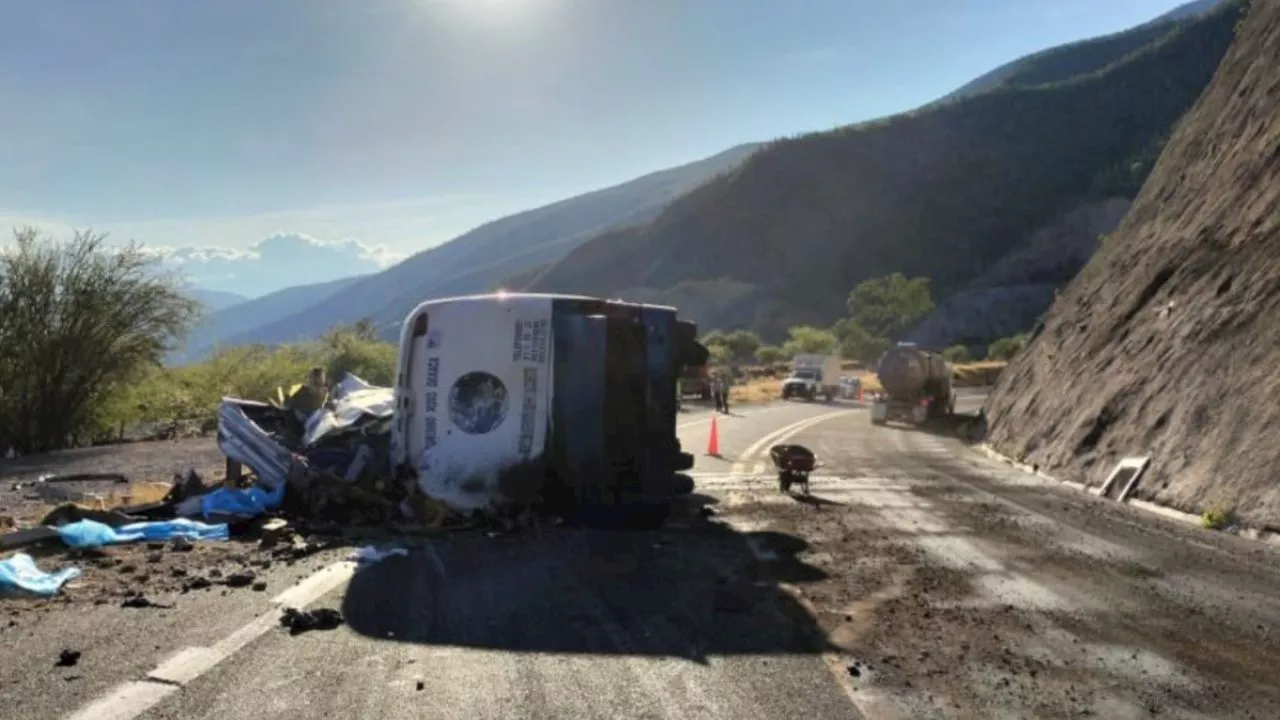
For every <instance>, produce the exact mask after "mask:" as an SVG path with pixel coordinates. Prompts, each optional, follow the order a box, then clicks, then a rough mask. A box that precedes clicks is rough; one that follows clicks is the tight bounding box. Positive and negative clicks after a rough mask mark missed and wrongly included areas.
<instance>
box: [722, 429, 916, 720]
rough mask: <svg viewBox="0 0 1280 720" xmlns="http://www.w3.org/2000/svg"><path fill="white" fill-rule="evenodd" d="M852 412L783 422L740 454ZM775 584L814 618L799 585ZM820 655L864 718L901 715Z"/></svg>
mask: <svg viewBox="0 0 1280 720" xmlns="http://www.w3.org/2000/svg"><path fill="white" fill-rule="evenodd" d="M853 412H856V411H855V410H842V411H837V412H831V413H826V414H824V415H819V416H817V417H815V418H809V419H807V420H802V421H800V422H797V423H792V424H791V425H787V426H786V427H784V428H782V429H780V430H776V431H774V432H772V433H770V434H768V435H766V436H764V437H763V438H760V440H758V441H756V443H755V444H754V445H752V446H751V447H749V448H747V451H746V452H744V453H743V458H744V459H749V458H750V457H751V456H752V455H753V454H755V453H758V452H760V451H761V450H762V449H763V448H764V446H765V445H766V444H771V445H776V444H778V443H782V442H786V441H787V440H790V439H791V438H793V437H795V436H796V435H799V434H800V433H802V432H804V431H805V430H808V429H809V428H811V427H813V426H815V425H817V424H819V423H822V422H825V421H827V420H832V419H834V418H837V417H841V416H844V415H849V414H851V413H853ZM740 465H742V463H735V464H734V466H733V470H732V472H731V475H732V476H735V477H737V478H744V477H746V476H745V473H742V472H739V466H740ZM747 546H748V547H749V548H750V549H751V554H752V555H754V556H755V558H756V559H757V560H758V561H760V562H762V563H771V562H774V561H775V560H777V559H778V556H777V553H775V552H774V551H773V550H771V549H770V548H769V547H767V546H766V545H765V544H764V543H763V542H761V541H759V540H758V539H756V538H749V539H748V540H747ZM779 586H780V587H781V588H782V589H783V591H784V592H786V593H788V594H789V595H791V596H792V597H793V598H795V600H796V601H797V602H798V603H800V606H801V607H803V608H804V609H805V612H807V613H809V615H810V616H811V617H813V618H814V621H815V622H817V618H818V609H817V608H816V607H814V605H813V603H812V602H810V601H809V599H808V598H806V597H805V596H804V593H803V592H801V591H800V589H799V588H797V587H794V586H791V585H789V584H786V583H779ZM820 657H821V660H822V664H823V666H824V667H826V669H827V672H828V673H830V675H831V678H832V679H833V680H835V683H836V685H837V686H838V687H839V688H840V690H841V691H843V692H844V694H845V697H847V698H848V699H849V703H850V704H851V705H853V707H854V709H856V710H857V711H858V713H859V714H861V715H862V716H863V717H864V718H867V720H899V718H904V719H905V716H904V715H903V714H902V713H901V712H900V711H899V710H898V709H897V707H896V706H895V705H894V704H893V702H892V701H891V700H890V699H889V696H888V694H887V693H885V692H884V691H882V690H877V689H873V688H862V689H861V690H859V688H855V687H854V686H853V682H852V681H851V680H850V679H849V671H848V669H847V668H846V666H845V661H844V660H843V659H842V658H841V657H840V656H839V655H838V654H837V653H833V652H825V653H822V655H821V656H820Z"/></svg>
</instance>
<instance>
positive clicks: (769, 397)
mask: <svg viewBox="0 0 1280 720" xmlns="http://www.w3.org/2000/svg"><path fill="white" fill-rule="evenodd" d="M780 397H782V379H781V378H771V377H762V378H755V379H753V380H749V381H747V382H745V383H743V384H741V385H734V386H733V387H732V388H730V389H729V405H730V406H731V407H732V406H733V405H753V404H757V403H765V402H770V401H773V400H777V399H778V398H780Z"/></svg>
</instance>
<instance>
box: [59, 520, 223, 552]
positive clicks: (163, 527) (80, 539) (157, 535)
mask: <svg viewBox="0 0 1280 720" xmlns="http://www.w3.org/2000/svg"><path fill="white" fill-rule="evenodd" d="M58 535H59V536H61V537H62V541H63V542H65V543H66V544H67V545H69V546H70V547H73V548H85V547H102V546H104V545H115V544H118V543H129V542H137V541H139V540H168V539H172V538H176V537H183V538H185V539H187V540H193V539H194V540H225V539H227V537H228V530H227V526H226V525H206V524H204V523H201V522H195V521H194V520H187V519H185V518H178V519H176V520H167V521H150V522H140V523H131V524H129V525H122V526H120V527H118V528H113V527H111V526H110V525H107V524H105V523H100V522H97V521H96V520H79V521H77V522H73V523H69V524H67V525H63V526H62V527H59V528H58Z"/></svg>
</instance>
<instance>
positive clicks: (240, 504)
mask: <svg viewBox="0 0 1280 720" xmlns="http://www.w3.org/2000/svg"><path fill="white" fill-rule="evenodd" d="M284 487H285V486H284V485H283V484H281V485H280V486H279V487H277V488H276V489H275V490H266V489H263V488H261V487H258V486H256V485H255V486H254V487H251V488H246V489H243V490H241V489H238V488H218V489H217V490H214V491H213V492H211V493H209V494H207V495H203V496H201V498H200V513H201V514H202V515H204V517H205V519H206V520H207V519H209V518H211V517H213V516H215V515H224V516H225V515H231V516H234V517H244V518H254V517H258V516H259V515H261V514H263V513H265V512H267V511H268V510H275V509H276V508H278V507H280V503H281V502H282V501H284Z"/></svg>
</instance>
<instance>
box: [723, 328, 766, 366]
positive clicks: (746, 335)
mask: <svg viewBox="0 0 1280 720" xmlns="http://www.w3.org/2000/svg"><path fill="white" fill-rule="evenodd" d="M760 345H761V342H760V336H759V335H756V334H755V333H753V332H751V331H750V330H735V331H733V332H731V333H729V334H727V335H725V336H724V347H725V350H726V351H728V356H729V359H730V360H731V361H733V362H750V361H751V360H752V359H754V358H755V357H756V351H757V350H759V349H760Z"/></svg>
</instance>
